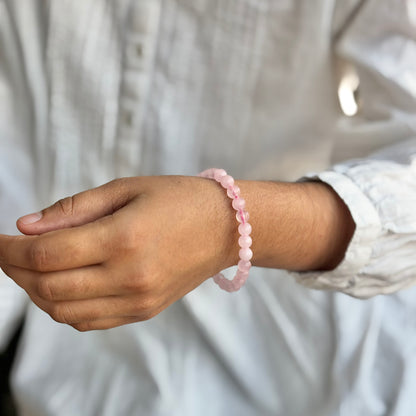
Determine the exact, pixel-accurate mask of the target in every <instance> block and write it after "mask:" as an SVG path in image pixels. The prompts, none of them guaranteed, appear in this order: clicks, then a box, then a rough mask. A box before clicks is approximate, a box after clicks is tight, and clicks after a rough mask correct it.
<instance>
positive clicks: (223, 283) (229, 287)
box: [218, 277, 234, 292]
mask: <svg viewBox="0 0 416 416" xmlns="http://www.w3.org/2000/svg"><path fill="white" fill-rule="evenodd" d="M218 286H219V287H220V288H221V289H223V290H226V291H227V292H233V291H234V285H233V283H232V282H231V280H228V279H226V278H225V277H224V278H221V279H220V280H219V282H218Z"/></svg>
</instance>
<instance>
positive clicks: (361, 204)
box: [290, 171, 382, 298]
mask: <svg viewBox="0 0 416 416" xmlns="http://www.w3.org/2000/svg"><path fill="white" fill-rule="evenodd" d="M307 180H315V181H322V182H325V183H326V184H328V185H329V186H331V187H332V188H333V189H334V191H335V192H336V193H337V194H338V195H339V197H340V198H341V199H342V200H343V201H344V203H345V204H346V205H347V207H348V209H349V211H350V213H351V216H352V218H353V220H354V222H355V224H356V228H355V232H354V235H353V237H352V239H351V241H350V243H349V245H348V248H347V251H346V253H345V256H344V259H343V260H342V261H341V263H340V264H339V265H338V266H337V267H336V268H335V269H334V270H330V271H314V272H290V274H291V275H292V276H293V277H294V278H295V279H296V281H297V282H298V283H300V284H302V285H303V286H307V287H309V288H313V289H320V290H322V289H327V290H336V291H340V292H343V293H346V294H349V295H351V296H354V297H358V298H367V297H370V296H373V295H374V293H369V290H368V288H367V287H366V285H363V286H361V285H360V282H359V277H358V275H359V272H360V270H361V269H362V268H363V267H365V266H366V265H367V264H368V263H369V261H370V258H371V254H372V249H373V245H374V241H376V240H377V238H378V237H379V236H380V235H381V233H382V227H381V221H380V218H379V215H378V213H377V211H376V209H375V208H374V206H373V204H372V203H371V201H370V200H369V199H368V198H367V196H366V195H365V194H363V192H362V191H361V189H360V188H359V187H358V186H357V185H356V184H355V183H354V182H353V181H352V180H351V179H349V178H348V177H347V176H345V175H343V174H341V173H338V172H334V171H324V172H321V173H310V174H308V175H306V176H305V177H303V178H302V179H301V181H307Z"/></svg>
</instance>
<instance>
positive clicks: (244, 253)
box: [238, 247, 253, 261]
mask: <svg viewBox="0 0 416 416" xmlns="http://www.w3.org/2000/svg"><path fill="white" fill-rule="evenodd" d="M238 253H239V255H240V259H241V260H244V261H250V260H251V258H252V257H253V252H252V251H251V249H249V248H248V247H245V248H242V249H240V251H239V252H238Z"/></svg>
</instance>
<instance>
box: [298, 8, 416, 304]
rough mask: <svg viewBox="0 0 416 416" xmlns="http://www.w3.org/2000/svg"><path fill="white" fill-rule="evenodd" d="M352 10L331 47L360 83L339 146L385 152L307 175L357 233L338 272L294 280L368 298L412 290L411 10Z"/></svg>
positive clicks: (414, 35) (414, 11)
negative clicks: (355, 108)
mask: <svg viewBox="0 0 416 416" xmlns="http://www.w3.org/2000/svg"><path fill="white" fill-rule="evenodd" d="M357 4H358V6H357V8H356V9H354V13H352V14H351V16H350V19H349V21H348V24H346V25H345V26H344V27H341V28H340V30H339V32H338V33H337V34H336V37H335V45H334V51H335V54H336V55H337V57H339V58H341V59H342V60H343V61H344V62H347V63H348V65H352V66H353V67H354V68H355V70H356V71H357V74H358V78H359V80H360V85H359V90H358V91H359V93H360V99H359V112H358V114H357V115H356V116H355V117H352V118H351V119H350V120H348V121H347V122H346V124H347V123H348V126H349V130H350V131H352V134H350V135H348V134H344V136H343V138H342V139H343V143H340V145H341V147H342V146H344V148H345V149H347V148H348V146H349V147H350V148H353V147H354V140H355V141H356V144H357V146H358V145H360V146H361V147H363V144H364V145H367V143H368V148H369V149H370V148H371V146H372V144H374V143H378V144H383V143H384V144H385V143H389V145H388V146H384V147H383V146H378V147H379V148H380V150H377V151H375V152H369V156H366V157H357V158H353V159H351V160H348V161H346V162H340V163H336V164H334V165H333V166H332V167H331V168H330V169H328V170H326V171H324V172H320V173H310V174H308V175H306V178H308V179H310V180H320V181H323V182H325V183H327V184H329V185H330V186H331V187H332V188H333V189H334V190H335V191H336V192H337V193H338V195H339V196H340V197H341V198H342V199H343V201H344V202H345V203H346V205H347V206H348V208H349V210H350V212H351V215H352V217H353V219H354V221H355V223H356V231H355V233H354V236H353V238H352V240H351V242H350V244H349V247H348V249H347V251H346V254H345V257H344V260H343V261H342V262H341V263H340V265H339V266H338V267H337V268H336V269H334V270H332V271H327V272H306V273H293V276H294V277H295V278H296V280H297V281H298V282H299V283H301V284H303V285H305V286H308V287H311V288H315V289H331V290H336V291H341V292H344V293H346V294H349V295H352V296H354V297H359V298H368V297H371V296H375V295H378V294H388V293H393V292H395V291H398V290H401V289H405V288H407V287H410V286H412V285H414V284H416V255H415V253H416V7H415V3H414V2H406V1H404V0H400V1H396V0H381V1H376V0H369V1H364V2H359V3H357ZM357 138H358V140H357ZM348 139H351V141H348ZM346 141H347V143H346ZM364 142H365V143H364ZM364 147H365V146H364ZM373 148H374V146H373ZM335 152H336V151H335V150H334V153H335Z"/></svg>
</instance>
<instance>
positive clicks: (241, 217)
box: [235, 211, 250, 223]
mask: <svg viewBox="0 0 416 416" xmlns="http://www.w3.org/2000/svg"><path fill="white" fill-rule="evenodd" d="M235 217H236V218H237V221H238V222H240V223H246V222H247V221H248V220H249V218H250V216H249V215H248V212H247V211H238V212H237V214H236V215H235Z"/></svg>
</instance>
